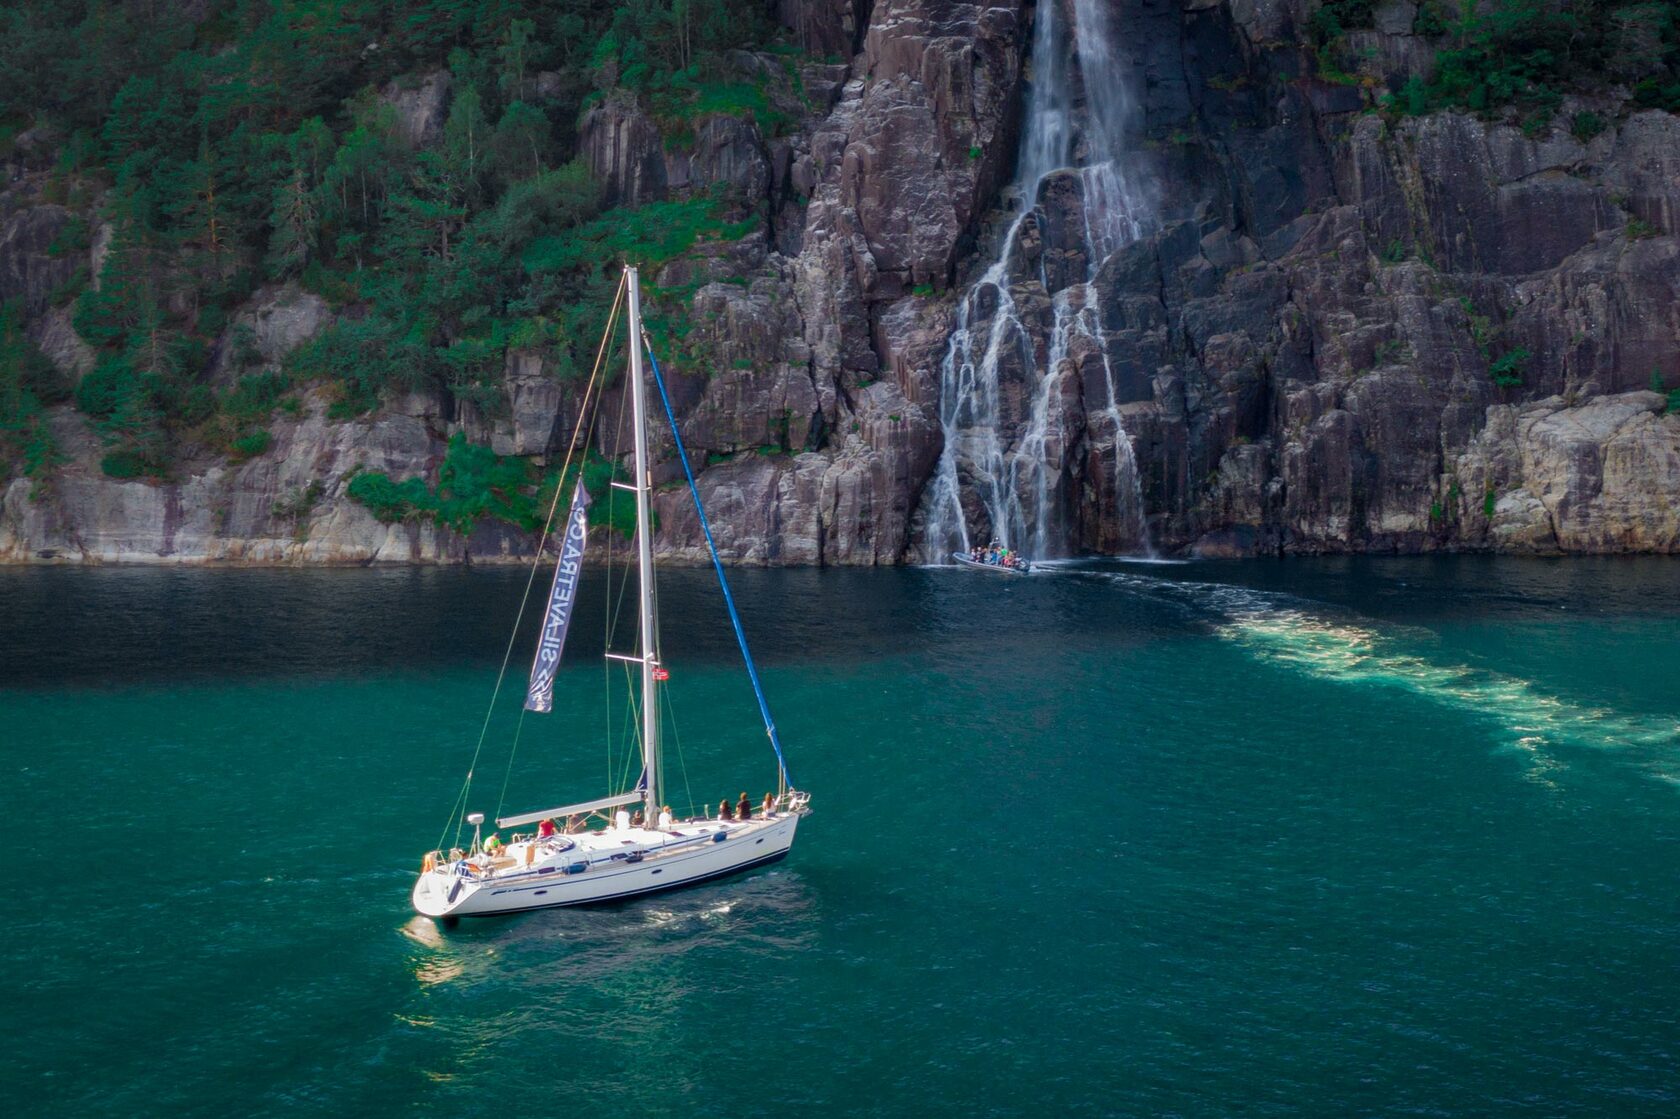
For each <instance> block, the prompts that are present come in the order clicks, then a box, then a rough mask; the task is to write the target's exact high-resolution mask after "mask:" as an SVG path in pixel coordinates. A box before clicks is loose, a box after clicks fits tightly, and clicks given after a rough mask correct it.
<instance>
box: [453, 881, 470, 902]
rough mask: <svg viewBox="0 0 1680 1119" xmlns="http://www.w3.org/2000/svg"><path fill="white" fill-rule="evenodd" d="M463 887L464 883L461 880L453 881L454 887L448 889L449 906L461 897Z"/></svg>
mask: <svg viewBox="0 0 1680 1119" xmlns="http://www.w3.org/2000/svg"><path fill="white" fill-rule="evenodd" d="M465 885H466V883H465V882H463V881H462V880H461V879H459V878H457V879H455V885H453V886H451V887H450V888H449V902H450V904H452V905H453V904H454V902H455V899H456V898H458V897H460V896H461V887H462V886H465Z"/></svg>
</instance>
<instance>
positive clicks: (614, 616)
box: [601, 377, 631, 788]
mask: <svg viewBox="0 0 1680 1119" xmlns="http://www.w3.org/2000/svg"><path fill="white" fill-rule="evenodd" d="M602 395H603V396H604V395H605V390H602ZM622 395H623V396H629V395H630V381H629V378H628V377H627V378H625V382H624V388H623V390H622ZM625 407H626V405H625V402H624V401H623V400H622V399H620V401H619V409H618V412H619V421H620V422H619V423H618V424H616V425H614V429H613V437H612V453H611V455H610V456H609V459H610V461H611V462H612V463H613V464H614V466H613V471H612V472H616V470H617V463H618V460H619V457H620V455H621V453H622V452H623V450H624V424H623V417H624V412H625ZM610 480H611V479H610V474H609V481H610ZM617 501H618V488H617V487H616V486H612V485H608V487H607V565H608V566H607V635H606V638H605V642H604V644H603V648H604V649H605V651H607V652H611V651H612V648H613V638H614V637H616V636H617V634H618V620H619V619H620V618H622V617H623V616H624V599H625V596H626V594H627V593H628V592H629V589H630V564H629V562H628V561H626V562H625V565H624V573H623V574H622V575H621V576H619V580H618V600H617V602H614V601H613V597H612V543H613V532H614V531H615V529H614V527H613V526H614V524H615V523H616V522H615V521H614V519H613V518H614V515H615V514H614V510H615V509H616V508H617V505H616V502H617ZM601 664H602V666H603V668H604V669H605V670H606V672H607V705H606V707H605V708H604V709H603V711H602V719H603V720H604V722H605V726H606V744H607V787H608V788H613V787H614V786H613V736H612V675H611V672H612V662H611V661H610V660H608V659H606V658H604V657H603V658H602V660H601ZM624 674H625V685H624V686H625V694H626V695H628V694H629V692H630V689H631V684H630V679H629V676H630V669H629V666H628V665H626V666H625V669H624Z"/></svg>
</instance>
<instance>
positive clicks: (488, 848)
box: [484, 832, 502, 855]
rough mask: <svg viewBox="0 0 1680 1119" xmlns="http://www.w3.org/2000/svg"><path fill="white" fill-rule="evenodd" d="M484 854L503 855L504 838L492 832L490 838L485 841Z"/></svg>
mask: <svg viewBox="0 0 1680 1119" xmlns="http://www.w3.org/2000/svg"><path fill="white" fill-rule="evenodd" d="M484 853H485V854H486V855H499V854H501V853H502V837H501V836H499V835H497V834H496V833H495V832H491V833H490V838H489V839H486V840H485V841H484Z"/></svg>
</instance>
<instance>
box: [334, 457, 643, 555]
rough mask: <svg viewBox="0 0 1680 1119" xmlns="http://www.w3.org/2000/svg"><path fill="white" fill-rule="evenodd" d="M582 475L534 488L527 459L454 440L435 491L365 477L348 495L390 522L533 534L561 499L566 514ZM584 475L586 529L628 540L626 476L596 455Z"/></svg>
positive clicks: (417, 483)
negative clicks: (606, 530)
mask: <svg viewBox="0 0 1680 1119" xmlns="http://www.w3.org/2000/svg"><path fill="white" fill-rule="evenodd" d="M579 470H580V467H579V466H575V465H574V466H573V467H572V468H571V470H570V471H569V472H568V473H567V474H566V476H565V477H564V478H562V477H561V476H560V472H559V471H558V470H554V471H551V472H549V473H548V474H547V475H545V476H544V477H543V478H542V479H541V480H540V482H538V483H536V484H533V480H532V478H531V471H530V466H529V464H528V463H527V462H526V460H524V459H520V458H513V457H504V456H501V455H498V454H496V453H495V452H493V451H492V450H491V449H490V448H488V447H485V446H480V445H477V444H473V443H468V442H467V440H466V437H465V436H464V435H461V434H459V433H457V434H456V435H455V436H454V437H452V438H451V439H450V441H449V448H448V450H447V451H446V452H445V454H444V458H443V464H442V465H441V466H440V467H439V468H438V480H437V485H436V486H435V487H434V486H429V485H427V484H426V481H425V479H423V478H408V479H406V480H404V481H401V482H398V481H393V480H392V479H391V478H390V477H389V476H388V475H386V474H382V473H379V472H377V471H363V472H360V473H358V474H356V475H355V476H354V477H352V478H351V479H350V485H349V487H348V489H347V492H348V493H349V495H350V498H351V500H353V501H356V502H358V503H359V504H361V505H363V506H365V507H366V508H367V509H368V511H369V512H371V513H372V514H373V515H374V516H375V517H376V518H378V519H379V520H381V521H384V522H386V523H394V522H397V521H404V520H416V519H428V518H429V519H431V520H432V521H434V522H435V523H437V524H438V525H440V526H444V527H447V528H451V529H454V530H455V531H456V532H459V533H462V534H466V533H469V532H471V531H472V529H473V526H474V525H476V524H477V523H478V522H479V521H482V520H485V519H486V518H490V519H494V520H500V521H505V522H507V523H508V524H512V525H517V526H518V527H520V528H523V529H526V530H528V531H534V530H537V529H540V528H542V526H543V523H544V520H545V518H546V517H547V516H548V511H549V509H550V508H551V507H553V505H554V500H555V494H556V493H557V492H558V493H559V494H560V495H561V506H562V508H561V510H560V514H559V515H562V516H563V515H564V512H565V510H564V505H565V502H566V500H569V497H568V495H569V494H570V493H571V490H572V486H573V485H574V483H575V479H576V478H577V476H578V473H579ZM581 471H582V474H583V485H584V488H585V489H586V490H588V491H589V494H590V496H591V497H592V498H594V499H595V501H594V504H592V505H591V506H590V508H589V523H590V524H591V525H604V526H609V527H612V528H616V529H618V530H619V531H620V532H622V533H624V534H625V535H626V536H629V535H630V534H631V533H633V532H634V530H635V509H634V506H633V505H632V504H631V503H630V502H627V501H615V500H613V495H614V494H615V492H616V491H614V490H612V489H611V488H610V483H611V482H612V481H613V480H614V479H615V478H617V477H619V475H620V474H621V473H622V471H621V470H620V469H619V467H618V464H617V463H614V462H610V461H608V460H606V459H603V458H600V457H599V456H597V455H596V454H594V452H593V451H591V452H589V453H588V454H587V455H586V456H585V458H584V461H583V463H582V465H581Z"/></svg>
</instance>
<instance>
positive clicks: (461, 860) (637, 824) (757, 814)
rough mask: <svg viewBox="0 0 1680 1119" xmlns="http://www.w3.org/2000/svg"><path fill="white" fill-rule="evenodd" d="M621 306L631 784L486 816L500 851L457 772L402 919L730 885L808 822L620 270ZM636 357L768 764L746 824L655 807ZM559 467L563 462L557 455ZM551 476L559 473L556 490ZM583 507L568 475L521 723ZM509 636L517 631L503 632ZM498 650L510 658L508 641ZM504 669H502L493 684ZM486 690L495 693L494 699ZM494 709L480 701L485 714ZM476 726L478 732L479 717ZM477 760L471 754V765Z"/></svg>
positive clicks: (636, 303)
mask: <svg viewBox="0 0 1680 1119" xmlns="http://www.w3.org/2000/svg"><path fill="white" fill-rule="evenodd" d="M626 294H627V295H628V300H627V303H628V308H627V314H628V320H629V331H628V338H629V343H630V344H629V350H630V355H629V396H630V404H631V416H632V422H633V427H634V431H633V433H632V434H633V443H634V472H633V475H632V477H631V480H630V481H629V482H618V481H614V482H613V483H612V485H613V486H614V487H616V488H619V489H625V490H631V491H633V492H634V494H635V505H636V522H635V542H636V549H635V550H636V568H637V580H636V581H637V587H638V595H639V600H638V630H639V634H638V642H637V648H636V651H635V652H634V653H632V654H621V653H614V652H610V651H609V652H608V653H607V656H608V657H609V658H611V659H613V660H618V661H624V662H627V663H628V664H629V665H631V666H633V667H634V669H636V670H637V674H638V675H639V678H640V680H639V687H638V688H637V689H636V694H635V695H634V696H633V697H632V700H633V702H632V711H633V712H634V713H639V715H640V720H639V731H640V739H641V761H642V769H641V776H640V778H639V779H638V780H637V781H636V782H635V784H634V786H633V787H631V788H629V789H625V790H623V791H619V792H609V793H608V794H607V795H605V796H601V797H597V798H595V799H592V800H588V801H583V802H581V803H576V804H562V805H558V806H556V807H553V808H544V809H541V810H538V811H533V812H519V813H513V814H510V815H506V816H500V817H498V818H497V819H496V821H495V823H496V826H497V828H499V829H510V830H512V834H511V836H510V838H509V839H508V840H507V841H505V842H504V841H502V840H501V839H500V835H499V832H496V833H492V836H491V838H490V839H489V840H486V839H485V838H484V836H483V825H484V822H485V816H484V814H483V813H481V812H468V811H466V809H467V806H468V805H467V798H468V795H469V792H470V790H471V787H472V768H471V767H469V770H468V774H467V780H466V783H465V784H464V785H463V788H462V791H461V793H460V795H459V796H457V798H456V804H455V807H454V809H452V810H451V815H450V820H449V824H448V825H447V826H446V828H445V832H444V834H445V836H447V835H448V830H449V828H450V827H453V828H454V829H455V836H456V844H457V845H456V846H453V847H450V848H448V849H445V848H444V847H443V845H442V843H441V842H440V844H439V846H438V847H437V848H436V849H434V850H432V851H430V852H428V853H427V854H426V855H425V856H424V858H423V859H422V861H421V869H420V875H419V877H418V878H416V879H415V882H414V890H413V903H414V909H415V911H416V912H418V913H420V914H421V915H422V916H426V917H433V918H438V919H440V920H443V921H445V922H446V923H449V922H452V921H453V919H455V918H458V917H488V916H496V915H501V914H509V913H519V912H523V911H525V910H530V909H548V908H553V907H556V906H570V905H589V904H598V903H605V902H616V901H622V900H624V899H628V898H635V897H641V896H644V895H647V894H652V893H657V892H661V891H665V890H674V889H679V888H681V887H684V886H692V885H695V884H696V883H700V882H707V881H711V880H713V879H717V878H722V877H725V876H727V875H732V874H738V873H740V872H742V871H747V870H751V869H753V868H755V867H762V866H767V865H769V864H771V863H774V862H777V861H778V860H780V859H782V858H785V857H786V856H787V854H788V852H789V851H790V850H791V849H792V847H793V838H794V833H795V832H796V831H797V830H798V827H799V821H800V820H801V819H802V818H803V817H804V816H806V815H807V814H808V813H809V812H810V794H809V793H808V792H805V791H803V790H799V789H795V788H794V787H793V786H792V784H791V783H790V781H789V779H788V770H787V763H786V761H785V759H784V757H783V754H782V745H781V739H780V736H779V735H778V734H777V731H776V724H775V722H774V720H773V719H772V718H771V717H770V707H769V704H768V702H767V701H766V699H765V696H764V689H763V687H762V685H761V683H760V681H759V677H758V670H757V669H756V667H755V666H754V664H753V659H752V653H751V652H750V651H749V649H748V648H747V641H746V635H745V632H744V631H743V630H742V628H741V619H740V614H739V613H738V611H737V610H736V608H735V599H734V596H733V595H732V594H731V593H730V590H729V580H728V577H727V575H726V574H725V573H724V568H723V564H722V562H721V561H720V560H719V558H718V554H717V546H716V544H715V543H714V541H713V539H712V531H711V525H710V522H709V521H708V520H707V519H706V510H705V507H704V506H703V505H702V503H701V501H700V492H699V489H698V488H697V487H696V486H695V484H694V474H693V471H692V470H691V469H690V468H689V465H688V462H689V459H688V454H687V452H686V450H685V449H684V448H683V445H682V434H681V432H680V431H679V430H678V428H677V423H676V417H675V416H674V415H673V413H672V410H671V402H670V397H669V394H668V393H667V392H666V388H665V381H664V377H663V374H662V373H661V371H660V369H659V361H658V359H657V357H655V356H654V354H653V350H652V347H651V346H650V345H649V341H648V336H647V334H646V332H645V331H644V330H643V328H642V321H641V318H642V316H641V288H640V280H639V277H638V275H637V272H636V269H635V268H634V267H628V266H627V267H626V268H625V270H624V276H623V279H622V281H621V282H620V286H619V296H620V299H622V298H623V297H624V296H625V295H626ZM619 306H620V303H619V300H616V299H615V301H614V305H613V312H612V314H611V315H609V318H608V324H607V330H606V334H605V335H604V336H603V338H602V343H601V348H600V350H599V351H598V353H597V358H596V372H597V373H599V370H600V368H601V356H602V355H604V354H605V352H606V348H607V344H608V341H609V339H610V338H611V336H612V333H613V330H614V328H615V325H616V316H617V313H618V308H619ZM644 349H645V351H646V353H647V356H648V360H649V363H650V364H651V368H652V373H653V381H654V384H655V385H656V386H657V388H658V390H659V398H660V402H661V403H662V404H663V406H664V409H663V410H664V415H665V418H666V420H667V421H668V422H669V424H670V427H671V431H672V433H673V436H674V438H675V440H676V452H677V459H678V460H679V461H680V462H681V463H682V464H683V470H684V472H685V474H686V475H687V479H688V488H689V492H690V494H692V496H693V499H694V505H695V509H696V510H697V511H698V512H699V515H700V525H701V528H702V529H703V530H704V532H705V536H706V544H707V547H708V549H709V550H710V552H711V558H712V563H713V566H714V568H715V569H716V571H717V576H718V582H719V585H720V587H721V588H722V592H723V600H724V603H725V605H726V606H727V607H728V613H729V618H730V621H731V623H732V624H733V626H734V629H735V636H736V639H737V641H738V642H739V644H740V648H741V654H742V658H743V660H744V661H745V662H746V669H747V675H748V677H749V678H750V679H751V681H752V686H753V692H754V694H755V695H756V697H757V699H758V707H759V712H760V714H761V715H762V717H763V722H764V729H765V732H766V734H767V735H768V736H769V739H770V745H771V748H772V750H773V751H774V753H775V758H776V771H777V791H776V792H775V793H773V794H767V795H766V797H765V800H764V801H763V802H762V803H761V804H759V805H751V806H749V805H747V804H745V803H743V805H742V807H743V808H750V810H749V811H746V812H741V811H738V810H735V809H734V808H733V806H732V807H731V810H730V812H729V813H728V814H727V815H726V814H725V813H724V812H723V811H722V809H721V808H720V811H719V814H718V815H717V816H716V817H713V816H711V815H710V813H709V812H707V813H706V814H704V815H690V816H687V817H683V818H678V817H676V816H674V815H673V814H672V813H671V812H670V811H669V810H668V809H667V808H666V807H665V801H664V793H665V782H664V779H663V773H662V768H661V764H660V763H661V754H660V713H661V707H662V703H661V692H660V689H661V685H662V684H663V683H664V681H665V680H666V679H668V676H669V673H668V671H667V670H666V669H665V668H664V667H663V666H662V665H661V663H660V660H659V650H658V641H657V634H658V629H657V627H656V619H655V610H654V604H655V594H654V590H655V585H654V562H653V536H652V532H651V517H650V513H649V497H650V493H651V489H652V481H651V475H650V473H649V469H648V467H649V460H648V406H647V405H648V401H647V395H648V393H647V385H646V383H645V381H646V378H645V374H644V369H643V363H642V355H643V352H644ZM595 381H596V377H595V376H594V375H592V376H591V380H590V388H589V389H586V391H585V398H586V401H587V399H588V397H589V394H590V391H592V390H593V387H594V384H595ZM585 414H586V410H584V409H580V419H579V430H581V429H582V427H583V420H582V417H583V415H585ZM576 446H577V433H576V432H574V436H573V447H574V449H575V447H576ZM567 457H568V459H570V457H571V455H570V453H569V452H568V456H567ZM565 477H566V472H565V470H564V469H563V470H562V473H561V478H562V479H564V478H565ZM559 500H560V492H559V491H558V490H557V491H556V493H555V497H554V503H553V508H551V510H550V513H549V524H548V525H547V526H545V528H544V537H545V538H546V537H547V535H548V533H549V531H550V530H551V529H552V528H553V520H554V512H555V511H556V510H557V509H558V507H559ZM589 502H590V498H589V495H588V493H587V491H586V490H585V489H584V485H583V478H582V471H581V469H580V470H579V471H578V473H577V482H576V485H575V488H574V490H573V495H572V502H571V506H570V511H569V513H568V515H567V519H566V523H565V527H564V532H563V534H562V535H561V536H560V537H559V539H558V541H557V543H558V556H557V558H556V560H555V568H554V578H553V582H552V585H551V588H550V592H549V598H548V608H547V611H546V613H545V615H544V618H543V625H542V631H541V634H540V637H539V641H538V647H537V652H536V656H535V659H534V662H533V665H532V671H531V677H530V681H529V685H528V689H527V694H526V701H525V710H526V712H536V713H539V714H542V713H548V712H550V711H551V709H552V704H553V688H554V681H555V674H556V670H557V668H558V666H559V663H560V654H561V650H562V648H563V646H564V644H565V638H566V631H567V629H568V627H569V625H570V621H571V612H572V605H573V603H574V601H575V599H576V595H577V588H578V584H579V581H580V579H581V578H582V576H583V557H584V552H585V543H586V535H587V525H588V518H587V514H588V506H589ZM541 562H542V549H540V548H539V549H538V552H537V558H536V560H535V561H533V569H532V577H533V580H534V577H535V573H536V565H538V564H540V563H541ZM515 630H516V632H517V623H516V625H515ZM509 648H510V650H511V648H512V645H511V642H510V646H509ZM505 669H506V661H505V660H504V674H505ZM499 687H500V682H499V681H498V690H499ZM494 706H495V699H494V697H493V698H492V700H491V709H492V710H494ZM522 718H523V716H522ZM485 726H486V728H488V726H489V717H488V716H486V719H485ZM483 742H484V739H483V735H482V734H481V736H480V740H479V750H482V749H483ZM477 759H478V753H477V752H476V751H475V754H474V761H473V765H474V766H476V764H477ZM510 765H511V762H510ZM636 805H640V809H639V810H638V811H637V812H636V813H635V814H634V815H633V816H632V814H631V813H630V809H631V807H632V806H636ZM498 811H499V809H498ZM595 821H599V823H600V826H595ZM533 825H534V830H532V831H529V832H521V831H519V830H515V829H521V828H527V827H532V826H533ZM467 826H470V827H471V828H472V839H471V842H470V845H467V846H462V845H460V844H461V841H462V837H463V834H464V830H465V827H467Z"/></svg>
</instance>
